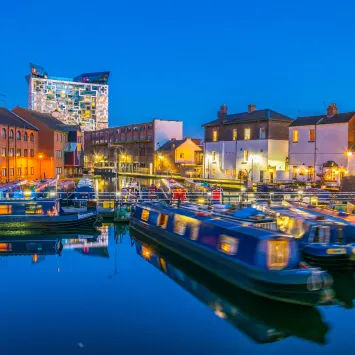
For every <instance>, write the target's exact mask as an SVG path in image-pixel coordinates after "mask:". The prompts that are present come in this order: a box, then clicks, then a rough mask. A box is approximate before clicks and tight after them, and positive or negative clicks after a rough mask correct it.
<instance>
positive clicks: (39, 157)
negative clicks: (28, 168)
mask: <svg viewBox="0 0 355 355" xmlns="http://www.w3.org/2000/svg"><path fill="white" fill-rule="evenodd" d="M38 159H39V179H40V180H41V179H42V159H43V154H42V153H39V154H38Z"/></svg>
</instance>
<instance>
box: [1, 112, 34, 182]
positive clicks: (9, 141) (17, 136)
mask: <svg viewBox="0 0 355 355" xmlns="http://www.w3.org/2000/svg"><path fill="white" fill-rule="evenodd" d="M0 132H1V133H0V182H1V183H5V182H10V181H15V180H34V179H37V178H38V177H39V168H38V162H37V158H38V129H37V127H35V126H34V125H32V124H31V123H29V122H28V121H25V120H23V119H22V118H21V117H19V116H17V115H16V114H15V113H13V112H11V111H9V110H7V109H6V108H3V107H0Z"/></svg>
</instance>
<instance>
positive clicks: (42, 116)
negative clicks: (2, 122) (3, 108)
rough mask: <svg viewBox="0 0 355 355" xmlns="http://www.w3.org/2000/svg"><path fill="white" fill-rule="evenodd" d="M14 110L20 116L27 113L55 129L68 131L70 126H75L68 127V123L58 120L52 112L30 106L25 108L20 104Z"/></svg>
mask: <svg viewBox="0 0 355 355" xmlns="http://www.w3.org/2000/svg"><path fill="white" fill-rule="evenodd" d="M12 111H13V112H14V113H16V114H18V115H20V116H21V114H24V115H26V114H27V115H29V116H30V117H31V118H33V119H34V120H38V121H39V122H41V123H43V124H44V125H46V126H47V127H49V128H51V129H53V130H54V131H61V132H68V129H69V127H73V126H69V127H67V126H68V125H66V124H65V123H63V122H62V121H60V120H58V119H57V118H55V117H53V116H52V115H51V114H50V113H42V112H38V111H34V110H30V109H28V108H23V107H20V106H16V107H15V108H14V109H13V110H12ZM69 130H70V129H69Z"/></svg>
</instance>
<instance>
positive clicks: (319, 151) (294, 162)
mask: <svg viewBox="0 0 355 355" xmlns="http://www.w3.org/2000/svg"><path fill="white" fill-rule="evenodd" d="M289 131H290V132H289V165H290V174H291V177H292V178H293V179H295V180H299V181H316V180H319V179H321V178H322V179H323V180H325V181H334V182H339V181H340V180H341V178H342V176H344V175H346V174H348V173H351V174H354V173H355V162H354V158H355V156H353V149H354V144H355V112H346V113H338V109H337V106H336V105H335V104H331V105H330V106H329V107H328V109H327V114H326V115H320V116H310V117H299V118H297V119H296V120H295V121H294V122H293V123H292V124H291V125H290V128H289Z"/></svg>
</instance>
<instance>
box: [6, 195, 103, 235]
mask: <svg viewBox="0 0 355 355" xmlns="http://www.w3.org/2000/svg"><path fill="white" fill-rule="evenodd" d="M99 225H100V217H98V216H97V213H96V212H88V213H84V214H71V215H64V214H62V213H61V210H60V204H59V200H51V199H37V200H0V232H4V231H7V232H12V233H14V232H19V231H22V232H24V231H29V230H31V231H44V232H46V231H47V232H58V231H65V232H70V231H78V230H82V229H85V230H86V229H96V227H97V226H99Z"/></svg>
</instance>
